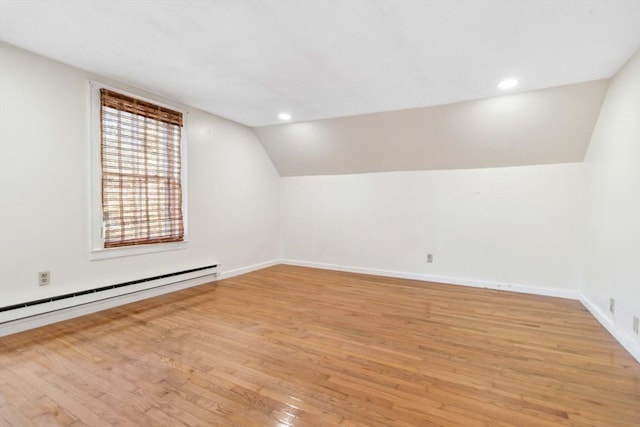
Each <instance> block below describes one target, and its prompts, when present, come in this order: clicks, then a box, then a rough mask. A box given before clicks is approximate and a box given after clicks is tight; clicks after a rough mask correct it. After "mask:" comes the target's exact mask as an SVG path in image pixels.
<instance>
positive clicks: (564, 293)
mask: <svg viewBox="0 0 640 427" xmlns="http://www.w3.org/2000/svg"><path fill="white" fill-rule="evenodd" d="M281 263H282V264H287V265H296V266H299V267H311V268H320V269H323V270H334V271H346V272H348V273H359V274H371V275H373V276H383V277H397V278H400V279H411V280H420V281H423V282H435V283H445V284H447V285H462V286H471V287H474V288H486V289H495V290H500V291H511V292H521V293H525V294H534V295H543V296H549V297H558V298H568V299H576V300H577V299H580V292H578V291H572V290H567V289H553V288H542V287H537V286H529V285H521V284H516V283H500V282H492V281H485V280H473V279H467V278H461V277H450V276H435V275H430V274H422V273H406V272H402V271H392V270H378V269H374V268H365V267H353V266H345V265H336V264H325V263H319V262H309V261H300V260H292V259H283V260H281Z"/></svg>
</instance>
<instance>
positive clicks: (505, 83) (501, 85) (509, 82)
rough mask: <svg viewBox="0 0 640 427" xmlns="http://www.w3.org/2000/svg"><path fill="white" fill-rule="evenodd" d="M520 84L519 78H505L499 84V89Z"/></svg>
mask: <svg viewBox="0 0 640 427" xmlns="http://www.w3.org/2000/svg"><path fill="white" fill-rule="evenodd" d="M516 86H518V80H517V79H504V80H502V81H501V82H500V83H499V84H498V89H502V90H506V89H511V88H514V87H516Z"/></svg>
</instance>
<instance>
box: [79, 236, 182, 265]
mask: <svg viewBox="0 0 640 427" xmlns="http://www.w3.org/2000/svg"><path fill="white" fill-rule="evenodd" d="M187 243H188V242H187V241H186V240H185V241H183V242H175V243H156V244H153V245H141V246H129V247H123V248H109V249H104V248H94V249H92V250H91V254H90V259H91V261H99V260H102V259H110V258H120V257H127V256H135V255H145V254H152V253H157V252H167V251H178V250H181V249H186V248H187Z"/></svg>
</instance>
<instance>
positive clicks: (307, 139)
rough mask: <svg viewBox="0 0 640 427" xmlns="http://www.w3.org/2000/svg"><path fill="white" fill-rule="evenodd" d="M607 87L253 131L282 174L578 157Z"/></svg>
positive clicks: (559, 160)
mask: <svg viewBox="0 0 640 427" xmlns="http://www.w3.org/2000/svg"><path fill="white" fill-rule="evenodd" d="M606 89H607V80H598V81H593V82H588V83H580V84H574V85H568V86H560V87H556V88H551V89H544V90H539V91H533V92H526V93H520V94H515V95H510V96H502V97H496V98H488V99H484V100H479V101H472V102H464V103H458V104H450V105H443V106H436V107H427V108H416V109H411V110H403V111H395V112H386V113H375V114H365V115H360V116H353V117H344V118H337V119H327V120H318V121H312V122H305V123H292V124H286V125H278V126H266V127H259V128H257V129H256V132H257V134H258V137H259V138H260V140H261V141H262V144H263V146H264V147H265V149H266V150H267V153H269V156H270V157H271V159H272V161H273V162H274V164H275V165H276V167H277V168H278V171H279V172H280V174H281V175H282V176H292V175H326V174H349V173H363V172H382V171H400V170H429V169H464V168H485V167H500V166H521V165H534V164H547V163H564V162H580V161H582V160H583V159H584V155H585V152H586V150H587V147H588V145H589V140H590V138H591V133H592V131H593V128H594V126H595V123H596V120H597V117H598V113H599V111H600V106H601V105H602V101H603V99H604V95H605V92H606Z"/></svg>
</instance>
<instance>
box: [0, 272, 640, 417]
mask: <svg viewBox="0 0 640 427" xmlns="http://www.w3.org/2000/svg"><path fill="white" fill-rule="evenodd" d="M0 425H2V426H6V425H9V426H31V425H43V426H54V425H73V426H76V425H78V426H79V425H87V426H107V425H123V426H125V425H130V426H146V425H158V426H179V425H201V426H334V425H340V426H430V425H443V426H476V425H490V426H559V425H585V426H587V425H589V426H591V425H593V426H607V427H609V426H633V425H640V364H638V363H637V362H635V361H634V360H633V359H632V358H631V356H630V355H628V354H627V353H626V352H625V351H624V349H622V347H621V346H620V345H619V344H617V343H616V342H615V341H614V339H613V338H612V337H611V336H610V335H609V334H608V333H607V332H606V331H605V330H604V329H603V328H602V327H601V326H600V325H599V324H598V323H597V321H596V320H595V319H593V317H591V315H590V314H589V313H588V312H587V311H586V310H585V309H584V308H583V307H582V306H581V304H580V303H579V302H577V301H571V300H563V299H556V298H548V297H540V296H532V295H525V294H517V293H510V292H499V291H491V290H484V289H475V288H467V287H461V286H451V285H440V284H432V283H425V282H417V281H410V280H400V279H389V278H381V277H373V276H364V275H355V274H349V273H340V272H331V271H322V270H313V269H307V268H300V267H289V266H277V267H272V268H269V269H266V270H262V271H259V272H255V273H251V274H247V275H244V276H240V277H237V278H232V279H228V280H223V281H220V282H217V283H215V284H208V285H203V286H199V287H197V288H191V289H188V290H185V291H181V292H177V293H174V294H170V295H165V296H161V297H157V298H153V299H150V300H146V301H142V302H138V303H134V304H130V305H127V306H124V307H119V308H115V309H111V310H108V311H104V312H101V313H96V314H92V315H88V316H85V317H82V318H78V319H74V320H70V321H66V322H62V323H59V324H55V325H50V326H47V327H44V328H41V329H38V330H33V331H28V332H24V333H21V334H16V335H12V336H7V337H3V338H0Z"/></svg>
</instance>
